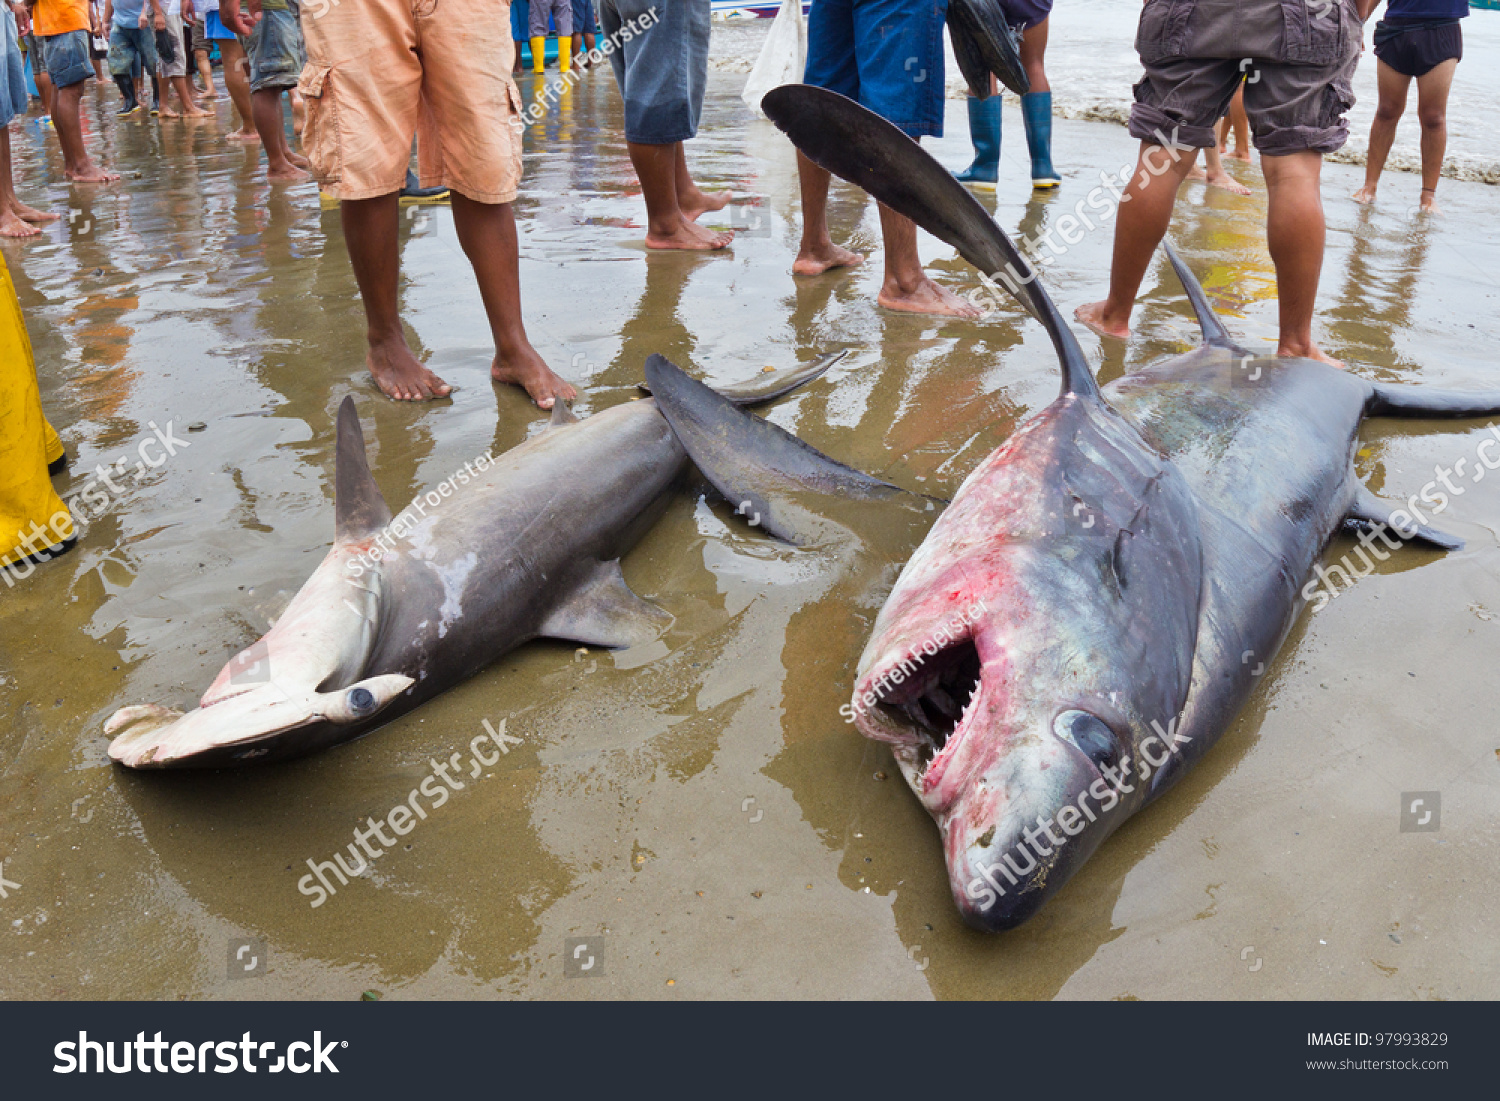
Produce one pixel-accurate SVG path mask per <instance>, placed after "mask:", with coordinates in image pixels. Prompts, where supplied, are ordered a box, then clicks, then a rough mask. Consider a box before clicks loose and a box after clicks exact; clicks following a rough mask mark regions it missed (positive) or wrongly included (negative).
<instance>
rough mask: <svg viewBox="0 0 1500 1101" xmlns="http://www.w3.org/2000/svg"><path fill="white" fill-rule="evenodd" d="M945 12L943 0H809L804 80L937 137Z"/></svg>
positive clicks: (911, 130) (912, 133) (915, 133)
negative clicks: (912, 0) (810, 5)
mask: <svg viewBox="0 0 1500 1101" xmlns="http://www.w3.org/2000/svg"><path fill="white" fill-rule="evenodd" d="M947 14H948V0H916V2H911V0H813V5H812V11H811V12H810V13H809V14H808V17H807V70H806V73H805V74H804V76H803V78H802V79H803V80H805V81H806V82H807V83H808V84H814V85H816V86H818V87H819V88H827V89H828V90H829V91H831V92H838V93H839V94H840V95H844V96H848V97H849V98H850V99H852V100H856V101H858V102H859V103H861V104H863V105H864V106H865V107H868V108H869V109H870V110H872V111H874V112H875V113H876V114H877V115H880V116H881V117H883V118H885V119H887V120H889V121H890V122H892V123H894V124H895V125H896V126H898V127H900V128H901V129H902V130H904V131H905V132H906V134H907V135H908V136H909V137H913V138H920V137H924V136H927V135H930V136H932V137H939V138H940V137H942V136H943V21H944V19H945V18H946V16H947Z"/></svg>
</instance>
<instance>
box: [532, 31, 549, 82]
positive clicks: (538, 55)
mask: <svg viewBox="0 0 1500 1101" xmlns="http://www.w3.org/2000/svg"><path fill="white" fill-rule="evenodd" d="M546 68H547V40H546V39H545V38H543V37H541V36H538V37H536V38H533V39H532V40H531V71H532V72H534V73H540V72H544V71H545V70H546Z"/></svg>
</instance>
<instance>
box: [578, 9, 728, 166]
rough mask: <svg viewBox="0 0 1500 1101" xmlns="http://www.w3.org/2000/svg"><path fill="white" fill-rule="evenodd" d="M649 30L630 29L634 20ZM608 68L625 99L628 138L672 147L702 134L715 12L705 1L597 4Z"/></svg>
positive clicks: (626, 135)
mask: <svg viewBox="0 0 1500 1101" xmlns="http://www.w3.org/2000/svg"><path fill="white" fill-rule="evenodd" d="M648 16H649V17H650V22H649V25H648V26H646V27H645V30H636V31H631V30H630V29H629V28H630V24H631V23H632V22H634V23H635V24H636V25H637V26H638V27H639V26H642V25H643V23H644V21H645V20H646V17H648ZM599 22H600V25H601V26H603V28H604V34H605V36H606V41H605V42H604V43H603V44H602V45H601V46H599V47H598V48H599V49H601V50H608V52H609V64H610V67H611V68H612V69H614V72H615V81H616V82H617V83H618V84H619V85H620V95H621V96H622V97H623V98H624V100H625V140H626V141H630V142H635V143H636V144H638V145H670V144H671V143H672V142H677V141H686V140H687V139H688V138H691V137H693V136H694V135H696V134H697V133H698V118H699V116H700V115H702V113H703V93H704V90H705V89H706V87H707V83H708V35H709V31H710V29H711V27H712V22H711V9H710V8H709V6H708V4H706V3H702V2H701V0H674V2H673V3H668V4H661V3H658V2H657V0H599Z"/></svg>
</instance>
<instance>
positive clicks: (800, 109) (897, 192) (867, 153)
mask: <svg viewBox="0 0 1500 1101" xmlns="http://www.w3.org/2000/svg"><path fill="white" fill-rule="evenodd" d="M760 107H761V110H762V111H764V112H765V113H766V116H767V117H768V118H769V119H770V120H771V121H772V122H774V123H775V124H776V125H777V127H778V128H779V129H780V130H781V131H782V132H783V133H784V134H786V136H787V137H788V138H790V139H791V141H792V144H793V145H795V146H796V147H797V148H798V149H800V150H801V151H802V153H803V155H804V156H806V157H807V159H808V160H810V161H812V162H813V163H814V164H816V165H819V166H820V167H822V168H826V169H827V170H828V171H830V172H832V173H833V174H834V175H835V176H838V177H840V178H842V179H845V180H848V181H849V182H850V183H852V184H854V185H856V186H858V187H862V188H864V189H865V190H866V191H868V192H869V193H870V194H871V195H873V196H875V198H877V199H879V200H880V201H881V202H882V203H884V204H885V205H886V206H888V207H890V208H891V209H892V210H894V211H896V213H898V214H904V215H905V216H906V217H908V218H910V219H911V220H912V221H914V222H916V223H917V225H919V226H921V227H922V228H923V229H925V230H926V231H927V232H928V233H931V234H932V235H933V236H934V237H937V238H938V239H939V240H942V241H946V242H947V243H948V244H950V245H952V246H953V247H954V248H956V249H958V251H959V254H960V255H961V256H962V257H963V258H964V259H965V260H967V261H968V262H969V263H971V264H973V265H974V266H975V267H976V268H978V269H979V270H980V271H981V272H983V273H984V274H985V275H987V276H989V277H990V278H991V279H993V280H994V281H995V282H996V283H998V284H999V285H1000V286H1001V287H1002V288H1003V289H1004V290H1005V291H1007V292H1008V293H1009V294H1010V295H1011V297H1013V298H1014V299H1015V300H1016V301H1017V302H1019V303H1020V304H1021V305H1022V306H1023V307H1024V308H1025V309H1026V310H1027V312H1029V313H1030V314H1031V315H1032V316H1033V317H1035V318H1036V319H1037V320H1038V321H1040V322H1041V323H1042V327H1043V328H1045V329H1046V330H1047V335H1048V336H1049V337H1051V338H1052V346H1053V347H1054V348H1055V349H1056V350H1057V358H1058V361H1059V363H1060V364H1061V366H1062V392H1063V393H1064V394H1077V395H1078V396H1080V397H1087V398H1093V399H1095V400H1098V401H1103V398H1102V397H1101V396H1100V394H1099V387H1098V384H1097V383H1096V382H1095V381H1094V373H1093V371H1091V370H1090V369H1089V365H1088V360H1087V359H1086V358H1085V357H1084V354H1083V349H1082V348H1081V347H1079V344H1078V338H1077V337H1075V336H1074V335H1073V332H1072V330H1071V329H1069V328H1068V326H1067V324H1066V323H1065V322H1064V321H1063V318H1062V314H1060V313H1059V312H1058V309H1057V305H1056V303H1054V302H1053V301H1052V298H1051V296H1049V295H1048V294H1047V291H1046V289H1045V288H1044V287H1043V286H1042V284H1041V282H1040V280H1039V279H1038V278H1037V273H1036V271H1035V270H1034V269H1033V268H1032V266H1031V265H1030V264H1029V263H1028V262H1027V261H1026V258H1025V257H1023V256H1022V255H1021V253H1020V252H1019V251H1018V250H1017V249H1016V246H1015V244H1014V243H1012V241H1011V239H1010V238H1009V237H1007V236H1006V235H1005V232H1004V231H1003V230H1002V229H1001V228H1000V227H999V226H997V225H996V224H995V220H994V219H993V218H991V217H990V216H989V213H988V212H987V211H986V210H985V209H984V207H982V206H980V205H979V200H977V199H975V198H974V196H973V195H971V194H969V191H968V189H967V188H965V187H964V185H963V184H961V183H959V182H958V181H957V180H956V179H954V178H953V173H951V172H949V171H948V170H947V169H946V168H944V167H943V166H942V165H940V164H938V162H937V161H935V160H933V159H932V157H931V156H930V155H929V154H928V153H927V151H926V150H924V149H923V148H922V147H921V146H920V145H918V144H917V143H916V142H914V141H913V140H912V139H911V138H909V137H907V136H906V135H905V134H903V133H902V132H901V131H900V130H899V129H898V128H897V127H895V126H893V125H892V124H891V123H889V122H887V121H886V120H885V119H883V118H881V117H880V116H879V115H877V114H875V112H873V111H871V110H869V109H867V108H865V107H862V106H861V105H860V104H858V103H856V102H854V101H853V100H852V99H849V98H848V97H846V96H841V95H839V94H838V93H837V92H830V91H828V90H827V89H825V88H814V87H812V86H811V85H807V84H784V85H782V86H781V87H780V88H774V89H772V90H771V91H769V92H767V93H766V95H765V97H764V98H763V99H762V100H761V101H760Z"/></svg>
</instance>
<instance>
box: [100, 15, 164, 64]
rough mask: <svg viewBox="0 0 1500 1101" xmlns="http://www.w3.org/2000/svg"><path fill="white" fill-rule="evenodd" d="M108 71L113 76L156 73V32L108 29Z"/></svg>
mask: <svg viewBox="0 0 1500 1101" xmlns="http://www.w3.org/2000/svg"><path fill="white" fill-rule="evenodd" d="M109 71H110V73H111V75H113V76H139V75H140V74H142V73H146V74H148V75H149V74H151V73H154V72H156V32H155V31H153V30H152V29H151V28H150V27H122V26H120V24H118V23H116V24H115V25H114V26H112V27H110V28H109Z"/></svg>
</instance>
